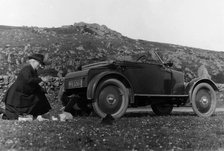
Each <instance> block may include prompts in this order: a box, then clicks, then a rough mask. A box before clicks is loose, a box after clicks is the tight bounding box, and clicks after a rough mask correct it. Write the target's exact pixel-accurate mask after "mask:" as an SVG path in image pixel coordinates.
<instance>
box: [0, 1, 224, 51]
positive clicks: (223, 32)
mask: <svg viewBox="0 0 224 151" xmlns="http://www.w3.org/2000/svg"><path fill="white" fill-rule="evenodd" d="M78 22H86V23H98V24H100V25H106V26H107V27H108V28H110V29H112V30H115V31H117V32H120V33H121V34H122V35H124V36H127V37H130V38H134V39H143V40H148V41H156V42H165V43H172V44H178V45H184V46H191V47H196V48H202V49H210V50H215V51H224V0H0V25H13V26H38V27H60V26H62V25H72V24H74V23H78Z"/></svg>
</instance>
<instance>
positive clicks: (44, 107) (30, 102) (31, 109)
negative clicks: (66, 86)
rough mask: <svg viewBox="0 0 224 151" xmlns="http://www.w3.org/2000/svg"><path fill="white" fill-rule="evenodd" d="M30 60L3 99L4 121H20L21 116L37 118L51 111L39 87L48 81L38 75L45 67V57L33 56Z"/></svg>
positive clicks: (40, 55)
mask: <svg viewBox="0 0 224 151" xmlns="http://www.w3.org/2000/svg"><path fill="white" fill-rule="evenodd" d="M28 59H29V60H28V62H29V63H28V64H27V65H25V66H24V67H23V68H22V70H21V71H20V73H19V75H18V77H17V79H16V81H15V82H14V83H13V85H12V86H11V87H10V88H9V89H8V91H7V92H6V94H5V96H4V98H3V101H4V103H5V113H4V115H3V119H18V117H19V116H25V115H32V116H33V117H34V118H35V117H37V116H39V115H44V114H46V113H47V112H49V110H50V109H51V106H50V104H49V102H48V100H47V98H46V96H45V94H44V91H42V88H41V86H40V85H39V83H41V82H42V81H46V78H39V77H38V74H37V69H39V68H41V67H43V66H44V65H45V63H44V56H43V55H42V54H33V55H31V56H29V57H28Z"/></svg>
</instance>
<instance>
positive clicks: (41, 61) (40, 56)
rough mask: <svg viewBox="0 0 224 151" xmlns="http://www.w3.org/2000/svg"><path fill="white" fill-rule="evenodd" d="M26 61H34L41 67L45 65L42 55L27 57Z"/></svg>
mask: <svg viewBox="0 0 224 151" xmlns="http://www.w3.org/2000/svg"><path fill="white" fill-rule="evenodd" d="M28 59H35V60H37V61H38V62H39V63H40V64H41V65H45V63H44V55H42V54H32V55H30V56H28Z"/></svg>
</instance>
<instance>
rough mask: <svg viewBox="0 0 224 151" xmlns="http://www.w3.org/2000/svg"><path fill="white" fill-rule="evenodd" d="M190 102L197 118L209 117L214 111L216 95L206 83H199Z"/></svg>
mask: <svg viewBox="0 0 224 151" xmlns="http://www.w3.org/2000/svg"><path fill="white" fill-rule="evenodd" d="M191 102H192V108H193V110H194V112H195V113H196V114H197V115H198V116H200V117H209V116H211V115H212V114H213V113H214V112H215V109H216V103H217V100H216V93H215V91H214V89H213V88H212V87H211V86H210V85H209V84H208V83H200V84H198V85H197V86H196V87H195V88H194V90H193V92H192V97H191Z"/></svg>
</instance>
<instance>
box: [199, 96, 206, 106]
mask: <svg viewBox="0 0 224 151" xmlns="http://www.w3.org/2000/svg"><path fill="white" fill-rule="evenodd" d="M200 102H201V104H203V105H207V104H208V98H207V97H206V96H203V97H201V100H200Z"/></svg>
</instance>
